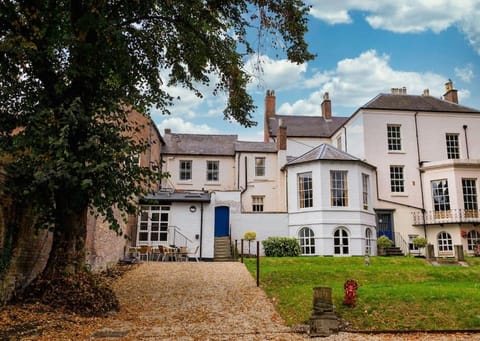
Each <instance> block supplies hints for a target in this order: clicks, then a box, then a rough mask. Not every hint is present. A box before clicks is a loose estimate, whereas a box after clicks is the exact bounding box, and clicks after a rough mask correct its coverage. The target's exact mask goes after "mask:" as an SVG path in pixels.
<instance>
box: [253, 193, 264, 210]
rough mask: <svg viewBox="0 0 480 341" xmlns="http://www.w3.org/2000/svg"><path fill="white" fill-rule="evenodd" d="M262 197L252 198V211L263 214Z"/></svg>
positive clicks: (255, 196)
mask: <svg viewBox="0 0 480 341" xmlns="http://www.w3.org/2000/svg"><path fill="white" fill-rule="evenodd" d="M263 198H264V197H263V195H253V196H252V211H253V212H263Z"/></svg>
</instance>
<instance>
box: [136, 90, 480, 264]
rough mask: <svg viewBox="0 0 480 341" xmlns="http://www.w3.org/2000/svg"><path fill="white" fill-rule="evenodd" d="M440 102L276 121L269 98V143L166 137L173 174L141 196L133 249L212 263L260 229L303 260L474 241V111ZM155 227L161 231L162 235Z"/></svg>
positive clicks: (417, 100) (414, 101) (477, 146)
mask: <svg viewBox="0 0 480 341" xmlns="http://www.w3.org/2000/svg"><path fill="white" fill-rule="evenodd" d="M446 86H447V92H446V93H445V95H444V99H439V98H435V97H432V96H429V94H428V91H426V92H425V93H424V94H423V95H421V96H414V95H407V94H406V89H404V88H402V89H392V93H391V94H380V95H378V96H376V97H375V98H374V99H372V100H371V101H369V102H368V103H366V104H365V105H364V106H362V107H360V108H359V109H358V110H356V111H355V113H354V114H353V115H352V116H351V117H349V118H347V117H332V113H331V101H330V99H329V96H328V94H325V95H324V97H323V103H322V115H323V116H318V117H313V116H302V115H277V114H276V112H275V94H274V92H273V91H267V95H266V98H265V120H264V124H265V126H264V142H245V141H238V139H237V136H236V135H200V134H175V133H172V132H171V131H170V130H168V129H167V130H165V134H164V136H163V139H164V141H165V145H164V146H163V148H162V152H161V153H162V154H161V157H162V160H163V163H164V166H163V171H167V172H168V173H169V174H170V178H169V179H168V180H166V181H164V182H163V183H162V186H161V187H162V189H161V190H160V191H159V192H158V193H157V194H155V195H153V196H151V197H147V198H145V200H144V202H143V208H144V211H145V212H147V213H145V212H144V213H143V215H142V216H141V219H139V225H138V231H137V244H139V245H140V244H150V245H158V244H188V245H190V246H198V248H199V250H200V255H201V257H202V258H207V259H209V258H217V257H218V252H219V250H220V249H221V248H223V247H224V246H223V245H222V244H221V243H220V241H222V240H223V241H225V240H226V242H228V245H230V243H231V242H233V241H234V240H235V239H241V238H242V237H243V234H244V233H245V232H246V231H255V232H256V233H257V239H258V240H263V239H265V238H267V237H269V236H291V237H296V238H298V239H299V241H300V243H301V245H302V253H303V254H305V255H364V254H375V252H376V247H375V246H376V244H375V241H376V238H377V237H378V236H380V235H387V236H388V237H389V238H390V239H392V240H394V242H395V244H396V246H398V247H400V248H401V249H402V250H403V252H404V253H410V252H416V251H417V250H415V248H414V247H413V245H412V239H413V238H414V237H416V236H422V237H426V238H427V239H428V241H429V243H431V244H432V245H434V251H435V255H436V256H453V255H454V245H462V246H463V249H464V250H466V251H467V252H470V253H473V252H474V249H475V247H476V243H477V241H479V240H480V228H479V227H478V224H479V223H480V217H479V210H478V202H477V200H478V199H477V193H478V190H479V188H478V186H479V184H478V178H479V177H480V134H478V132H479V131H480V111H478V110H476V109H471V108H467V107H464V106H461V105H459V104H458V99H457V92H456V90H455V89H453V86H452V84H451V82H449V83H447V84H446ZM157 232H159V233H157Z"/></svg>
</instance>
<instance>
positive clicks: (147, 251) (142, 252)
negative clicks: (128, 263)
mask: <svg viewBox="0 0 480 341" xmlns="http://www.w3.org/2000/svg"><path fill="white" fill-rule="evenodd" d="M151 253H152V247H151V246H150V245H141V246H140V249H139V250H138V258H140V260H141V259H142V257H143V256H144V257H145V258H146V259H147V262H148V261H149V260H150V256H151Z"/></svg>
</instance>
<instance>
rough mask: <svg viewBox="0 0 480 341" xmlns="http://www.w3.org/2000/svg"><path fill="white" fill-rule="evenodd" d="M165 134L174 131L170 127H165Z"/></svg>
mask: <svg viewBox="0 0 480 341" xmlns="http://www.w3.org/2000/svg"><path fill="white" fill-rule="evenodd" d="M164 131H165V134H171V133H172V130H171V129H170V128H165V130H164Z"/></svg>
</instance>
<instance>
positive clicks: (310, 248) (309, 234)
mask: <svg viewBox="0 0 480 341" xmlns="http://www.w3.org/2000/svg"><path fill="white" fill-rule="evenodd" d="M298 239H299V242H300V248H301V249H302V255H314V254H315V235H314V233H313V231H312V229H311V228H308V227H303V228H302V229H301V230H300V231H298Z"/></svg>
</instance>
